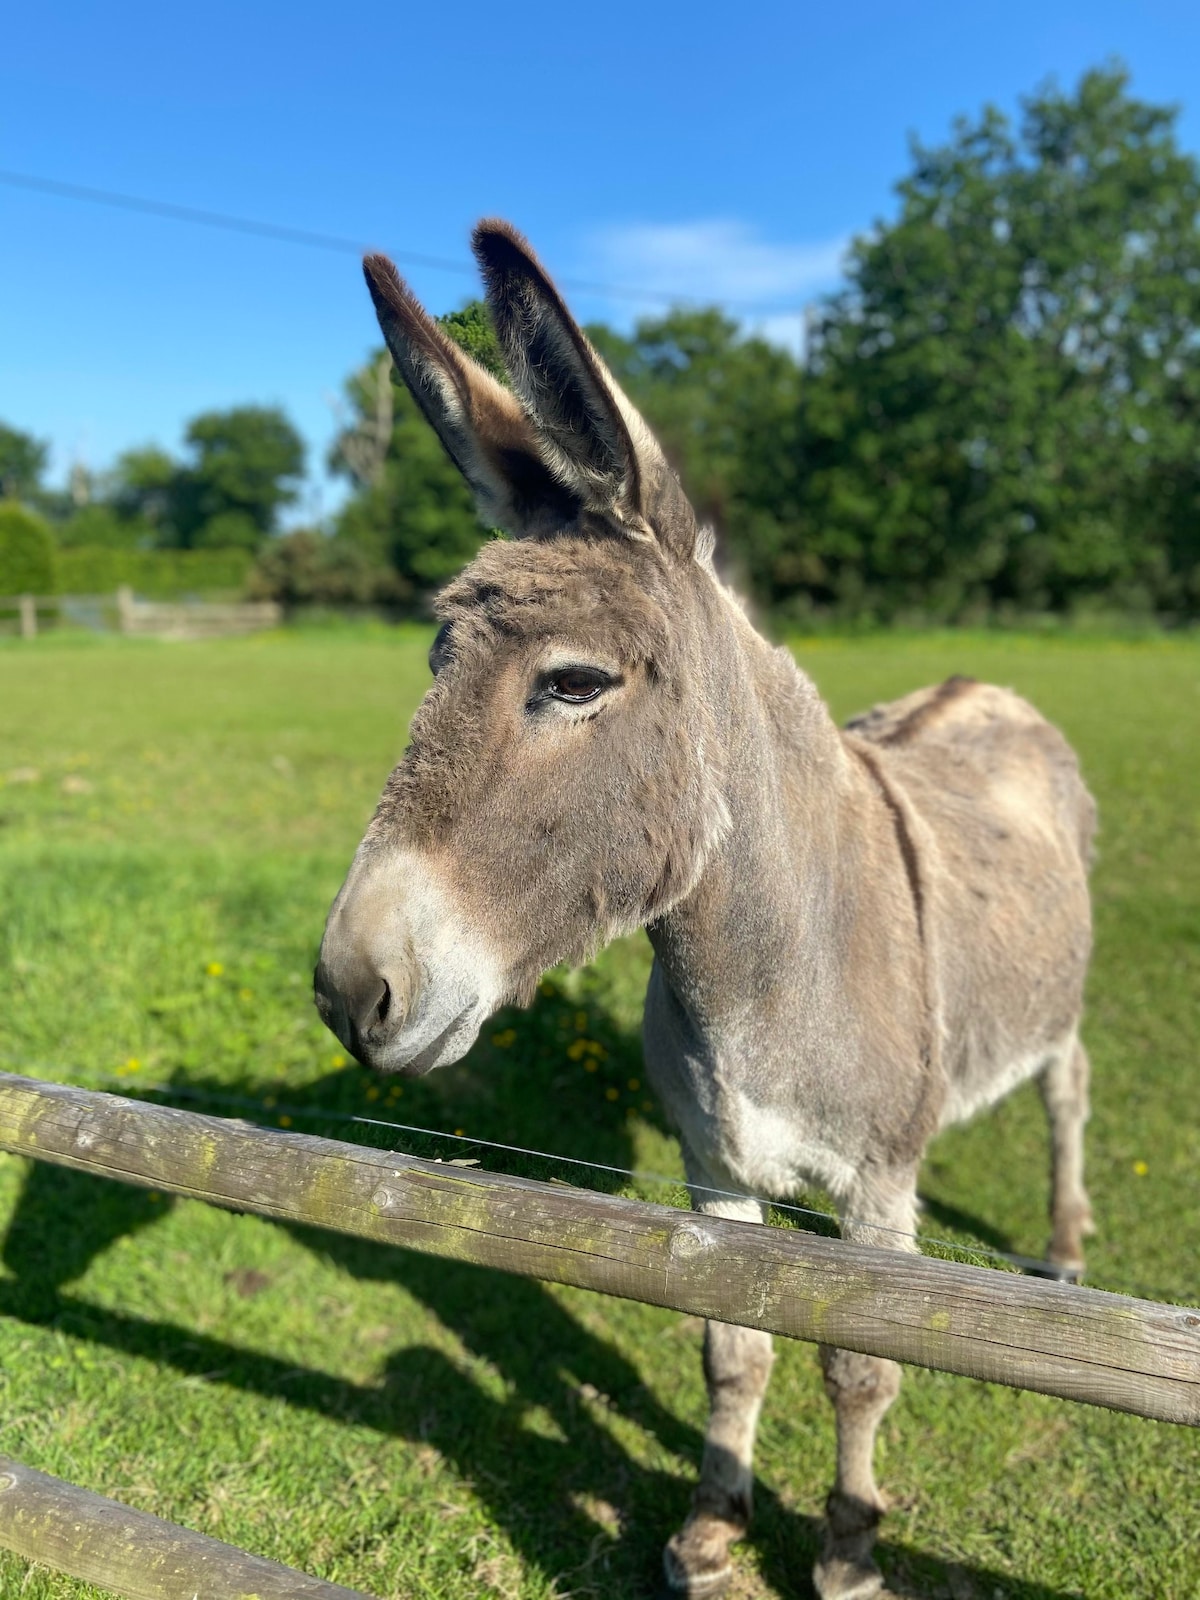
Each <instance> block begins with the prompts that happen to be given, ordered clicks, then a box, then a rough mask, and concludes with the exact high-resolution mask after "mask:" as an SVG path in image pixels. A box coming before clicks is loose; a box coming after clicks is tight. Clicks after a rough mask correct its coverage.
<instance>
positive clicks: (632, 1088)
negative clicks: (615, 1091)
mask: <svg viewBox="0 0 1200 1600" xmlns="http://www.w3.org/2000/svg"><path fill="white" fill-rule="evenodd" d="M641 1087H642V1080H641V1079H640V1078H630V1080H629V1092H630V1094H636V1093H637V1092H638V1090H639V1089H640V1088H641Z"/></svg>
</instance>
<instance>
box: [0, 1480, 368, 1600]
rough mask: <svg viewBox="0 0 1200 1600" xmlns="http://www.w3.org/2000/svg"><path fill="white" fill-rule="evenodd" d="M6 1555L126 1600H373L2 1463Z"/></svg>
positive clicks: (1, 1528) (1, 1526) (0, 1506)
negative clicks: (41, 1565) (12, 1554)
mask: <svg viewBox="0 0 1200 1600" xmlns="http://www.w3.org/2000/svg"><path fill="white" fill-rule="evenodd" d="M0 1545H3V1546H4V1547H5V1548H6V1549H8V1550H15V1551H16V1553H17V1554H18V1555H20V1556H25V1557H26V1558H27V1559H28V1560H30V1561H40V1562H42V1563H44V1564H45V1565H46V1566H48V1567H53V1568H55V1569H56V1570H57V1571H59V1572H65V1573H67V1574H69V1575H70V1576H71V1577H72V1578H82V1579H83V1580H84V1582H86V1583H94V1584H96V1585H98V1586H99V1587H100V1588H102V1589H110V1590H112V1591H113V1592H114V1593H116V1594H119V1595H123V1596H125V1597H126V1600H371V1596H370V1595H365V1594H363V1593H362V1591H361V1590H359V1589H343V1588H342V1586H341V1584H337V1583H325V1582H324V1581H323V1580H322V1579H320V1578H310V1577H308V1576H307V1575H306V1574H305V1573H303V1572H296V1571H294V1570H293V1569H292V1568H291V1567H283V1566H280V1565H279V1563H278V1562H276V1561H264V1560H263V1558H262V1557H261V1556H252V1555H248V1554H247V1553H246V1552H245V1551H244V1550H238V1549H236V1548H235V1547H234V1546H233V1545H231V1544H222V1542H221V1541H220V1540H219V1539H210V1538H209V1537H208V1536H207V1534H203V1533H193V1532H192V1530H191V1529H190V1528H180V1527H178V1526H176V1524H175V1523H173V1522H164V1521H163V1520H162V1518H161V1517H154V1516H151V1515H150V1514H149V1512H146V1511H134V1510H132V1509H131V1508H130V1507H129V1506H123V1505H121V1504H119V1503H118V1502H117V1501H116V1500H106V1499H105V1498H104V1496H103V1495H99V1494H93V1493H92V1492H91V1490H90V1489H80V1488H77V1487H76V1486H75V1485H74V1484H73V1483H63V1482H62V1480H61V1479H59V1478H51V1477H49V1476H48V1475H47V1474H46V1473H44V1472H34V1470H33V1469H32V1468H31V1467H26V1466H22V1464H21V1463H20V1462H19V1461H12V1460H10V1459H9V1458H8V1457H7V1456H0Z"/></svg>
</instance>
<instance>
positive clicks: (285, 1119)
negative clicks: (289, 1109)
mask: <svg viewBox="0 0 1200 1600" xmlns="http://www.w3.org/2000/svg"><path fill="white" fill-rule="evenodd" d="M291 1125H292V1119H291V1117H289V1116H286V1115H285V1116H282V1117H280V1119H279V1126H280V1127H281V1128H290V1127H291Z"/></svg>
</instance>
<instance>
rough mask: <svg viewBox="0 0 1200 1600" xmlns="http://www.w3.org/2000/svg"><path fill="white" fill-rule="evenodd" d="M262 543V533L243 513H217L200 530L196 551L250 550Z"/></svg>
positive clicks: (196, 540) (250, 518) (197, 535)
mask: <svg viewBox="0 0 1200 1600" xmlns="http://www.w3.org/2000/svg"><path fill="white" fill-rule="evenodd" d="M261 542H262V532H261V530H260V529H259V527H258V525H257V523H256V522H255V521H254V519H253V517H251V516H249V515H248V514H247V513H246V512H245V511H219V512H218V513H217V515H216V516H215V517H210V518H209V519H208V521H207V522H206V523H205V524H204V525H203V527H201V528H200V530H199V531H198V533H197V534H196V538H195V548H196V549H197V550H250V551H253V550H255V549H257V547H258V546H259V544H260V543H261Z"/></svg>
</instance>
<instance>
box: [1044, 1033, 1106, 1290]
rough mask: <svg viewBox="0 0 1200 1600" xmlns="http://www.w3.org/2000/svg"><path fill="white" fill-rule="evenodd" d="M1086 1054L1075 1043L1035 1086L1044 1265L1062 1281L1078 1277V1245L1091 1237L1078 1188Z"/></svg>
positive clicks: (1083, 1196)
mask: <svg viewBox="0 0 1200 1600" xmlns="http://www.w3.org/2000/svg"><path fill="white" fill-rule="evenodd" d="M1090 1071H1091V1069H1090V1066H1089V1064H1088V1057H1087V1051H1086V1050H1085V1049H1084V1048H1083V1046H1082V1044H1080V1042H1079V1040H1078V1039H1074V1040H1072V1042H1071V1043H1070V1044H1069V1045H1068V1046H1067V1047H1066V1049H1065V1050H1063V1051H1061V1052H1060V1053H1059V1054H1058V1055H1056V1056H1054V1057H1053V1058H1052V1059H1051V1061H1050V1062H1049V1064H1048V1065H1047V1066H1046V1067H1044V1068H1043V1070H1042V1074H1041V1077H1040V1078H1039V1080H1038V1082H1039V1085H1040V1087H1041V1091H1042V1099H1043V1100H1044V1102H1045V1105H1046V1115H1047V1117H1048V1118H1049V1119H1050V1144H1051V1161H1050V1222H1051V1227H1052V1230H1053V1231H1052V1233H1051V1236H1050V1244H1049V1246H1048V1248H1047V1250H1046V1260H1047V1261H1048V1262H1050V1264H1051V1265H1052V1266H1053V1267H1055V1268H1057V1269H1058V1271H1059V1272H1060V1273H1061V1274H1062V1275H1063V1276H1066V1277H1072V1278H1078V1277H1081V1276H1082V1275H1083V1241H1084V1239H1085V1237H1086V1236H1087V1235H1088V1234H1090V1233H1094V1232H1095V1225H1094V1223H1093V1222H1092V1208H1091V1205H1090V1203H1089V1201H1088V1197H1087V1190H1086V1189H1085V1188H1084V1186H1083V1130H1084V1126H1085V1124H1086V1123H1087V1119H1088V1078H1089V1075H1090Z"/></svg>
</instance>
